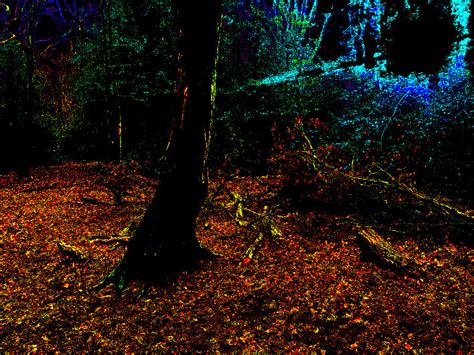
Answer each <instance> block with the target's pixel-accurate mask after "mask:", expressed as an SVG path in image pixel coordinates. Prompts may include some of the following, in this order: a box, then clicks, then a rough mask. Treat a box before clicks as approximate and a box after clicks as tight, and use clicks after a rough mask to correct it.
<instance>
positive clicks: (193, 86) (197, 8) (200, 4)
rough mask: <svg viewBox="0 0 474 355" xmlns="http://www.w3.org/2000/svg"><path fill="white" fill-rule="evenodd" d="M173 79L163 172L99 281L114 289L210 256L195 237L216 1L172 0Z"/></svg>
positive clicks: (204, 180) (212, 85) (204, 184)
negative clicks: (112, 265)
mask: <svg viewBox="0 0 474 355" xmlns="http://www.w3.org/2000/svg"><path fill="white" fill-rule="evenodd" d="M173 6H174V10H175V13H176V26H177V31H178V32H177V41H178V42H177V51H178V59H177V60H178V75H177V84H176V112H175V117H174V121H173V125H172V127H171V130H170V132H171V134H170V140H169V144H168V147H167V162H166V171H165V172H164V174H163V177H162V179H161V182H160V185H159V187H158V188H157V191H156V193H155V196H154V198H153V201H152V203H151V204H150V206H149V207H148V209H147V211H146V213H145V216H144V218H143V220H142V221H141V223H140V225H139V227H138V229H137V231H136V232H135V234H134V236H133V237H132V238H131V239H130V241H129V244H128V248H127V251H126V253H125V255H124V257H123V258H122V260H121V261H120V262H119V264H118V265H117V267H116V268H115V269H114V271H112V273H111V274H109V275H108V276H107V277H106V278H105V280H104V281H103V282H102V283H101V286H104V285H107V284H110V283H115V284H116V285H117V286H119V288H121V287H123V285H124V284H125V283H126V282H127V281H128V280H130V279H143V278H145V279H153V278H156V277H157V276H159V275H160V274H162V273H163V272H164V273H166V272H168V271H174V270H176V269H180V268H182V267H186V266H189V265H190V263H191V264H192V263H193V262H194V261H196V260H197V259H202V258H206V257H208V256H210V255H211V254H210V252H208V251H207V250H206V249H203V248H201V246H200V245H199V242H198V241H197V239H196V235H195V224H196V218H197V215H198V213H199V211H200V209H201V206H202V204H203V202H204V200H205V198H206V195H207V189H208V159H207V157H208V151H209V139H210V123H211V117H212V113H213V107H214V98H215V93H216V61H217V49H218V37H219V30H220V19H221V11H222V10H221V8H222V6H221V0H202V1H189V0H174V1H173Z"/></svg>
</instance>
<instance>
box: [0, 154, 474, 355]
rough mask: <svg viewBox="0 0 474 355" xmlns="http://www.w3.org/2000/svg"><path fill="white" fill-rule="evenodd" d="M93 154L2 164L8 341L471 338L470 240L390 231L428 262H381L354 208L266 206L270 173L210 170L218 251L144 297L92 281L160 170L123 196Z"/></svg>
mask: <svg viewBox="0 0 474 355" xmlns="http://www.w3.org/2000/svg"><path fill="white" fill-rule="evenodd" d="M93 165H94V164H93V163H89V164H76V163H68V164H62V165H57V166H49V167H40V168H35V169H33V170H32V171H31V179H28V180H18V179H17V177H16V175H15V174H14V173H7V174H3V175H0V237H1V247H2V258H1V261H0V269H1V282H2V291H1V292H2V297H1V301H0V302H1V307H2V318H3V319H2V323H3V325H2V328H3V329H2V335H1V347H0V350H1V351H2V352H4V351H98V350H115V351H180V352H181V351H193V352H194V351H222V352H230V351H239V350H249V351H255V350H264V351H270V352H275V351H307V350H320V351H322V352H325V351H330V352H333V351H335V350H337V351H343V352H347V351H363V352H365V351H377V350H392V351H410V350H413V351H417V350H425V351H458V350H461V351H463V352H469V351H472V350H473V348H472V344H471V340H470V339H471V335H472V333H471V327H472V315H473V314H472V313H473V306H472V304H473V303H472V285H473V283H472V281H473V279H472V270H473V269H472V267H473V261H474V260H473V259H474V253H473V250H472V247H471V244H469V243H463V242H462V241H457V242H450V241H447V240H443V241H439V240H431V239H430V237H429V236H426V238H424V239H422V240H419V239H415V238H410V236H404V237H403V238H399V239H391V240H390V241H391V243H392V245H393V247H394V248H395V249H396V250H397V251H399V252H400V253H407V254H410V255H412V256H413V257H414V258H415V259H416V261H417V262H418V263H420V264H423V265H426V266H427V267H426V270H427V272H426V273H425V274H423V275H422V276H421V275H414V274H406V273H404V272H400V271H397V270H394V269H390V268H385V267H383V266H382V265H379V264H377V263H374V262H373V261H371V260H369V259H367V258H364V257H362V256H361V249H360V247H359V245H358V243H357V238H356V231H355V227H354V225H353V224H351V223H346V222H345V221H348V220H350V216H340V215H338V214H337V213H331V214H329V213H325V212H324V211H306V212H304V211H296V210H294V211H292V210H289V209H283V208H279V207H277V206H271V205H269V204H267V202H265V201H267V200H265V199H266V198H267V197H268V195H271V194H275V193H276V192H275V190H274V186H278V183H279V181H278V178H272V177H258V178H255V177H234V178H227V179H220V180H219V179H218V180H215V181H213V182H212V186H211V191H210V196H211V198H210V200H209V201H208V203H207V206H206V208H205V209H204V212H203V213H202V216H201V218H200V221H199V226H198V230H197V234H198V236H199V238H200V241H201V242H202V244H203V245H204V246H206V247H207V248H208V249H210V250H211V251H212V252H214V253H216V254H218V255H219V257H218V258H216V259H215V260H212V261H207V262H203V263H202V265H200V268H199V269H198V270H196V271H192V272H191V271H189V272H182V273H181V274H179V275H178V276H177V278H176V279H175V280H173V281H172V282H169V283H168V284H166V285H164V286H160V287H158V286H151V287H150V288H149V290H148V294H147V295H146V296H144V297H137V296H138V295H139V293H140V290H141V285H139V284H132V285H131V286H130V287H129V288H128V289H126V290H125V291H124V292H123V293H122V294H117V293H116V291H115V290H114V288H113V287H112V286H110V287H107V288H105V289H103V290H100V291H97V290H94V289H93V286H94V285H96V284H97V283H98V282H100V281H101V279H102V278H103V277H104V276H105V275H106V274H107V273H108V272H109V271H110V270H111V269H112V267H113V265H114V264H115V263H116V262H117V261H118V260H119V259H120V257H121V256H122V255H123V253H124V250H125V243H124V242H123V240H120V238H117V235H119V233H120V232H121V231H122V230H123V229H124V228H125V227H127V225H128V224H129V223H130V221H131V220H132V219H134V218H139V216H140V215H141V214H142V213H143V211H144V209H145V208H146V206H147V203H149V202H150V200H151V198H152V195H153V192H154V189H155V187H156V185H157V181H155V180H153V179H149V178H145V177H140V176H139V177H136V178H135V179H134V180H133V181H132V182H131V183H130V185H129V186H128V193H127V195H126V196H125V204H124V205H123V206H116V205H115V204H114V200H113V196H112V194H111V193H110V191H109V190H108V189H107V188H106V187H104V184H103V183H101V181H102V180H101V177H100V176H99V173H97V172H96V171H95V170H94V169H92V166H93ZM243 196H255V197H256V198H254V199H253V200H252V201H254V202H251V203H249V204H246V199H244V198H243ZM259 201H260V202H259ZM268 201H271V200H268ZM265 204H267V207H265V206H264V205H265ZM270 212H271V213H270ZM110 238H112V240H109V239H110ZM59 242H62V243H63V244H61V245H62V248H60V247H58V243H59ZM68 248H71V249H68ZM65 249H66V250H65ZM61 250H62V251H61ZM68 250H69V251H70V252H69V254H68ZM71 250H72V252H71Z"/></svg>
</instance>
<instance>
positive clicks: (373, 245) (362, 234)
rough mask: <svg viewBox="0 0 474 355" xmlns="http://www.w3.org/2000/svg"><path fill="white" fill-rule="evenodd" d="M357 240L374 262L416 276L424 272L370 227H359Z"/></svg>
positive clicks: (364, 252) (362, 249)
mask: <svg viewBox="0 0 474 355" xmlns="http://www.w3.org/2000/svg"><path fill="white" fill-rule="evenodd" d="M357 241H358V242H359V244H360V247H361V251H362V253H363V254H365V256H366V257H368V258H369V259H374V260H375V261H376V262H379V263H381V264H383V265H385V266H388V267H390V268H392V269H396V270H399V271H405V272H408V273H410V274H413V275H416V276H420V274H424V273H425V270H423V269H422V268H421V267H420V266H419V265H418V264H417V263H416V262H415V261H414V260H413V259H412V258H410V257H408V256H407V255H404V254H402V253H400V252H398V251H396V250H395V249H394V248H393V246H392V245H391V244H390V243H389V242H387V241H386V240H384V239H383V238H382V237H381V236H380V235H379V234H378V233H377V232H376V231H375V230H373V229H372V228H368V227H366V228H362V229H360V230H359V232H358V234H357Z"/></svg>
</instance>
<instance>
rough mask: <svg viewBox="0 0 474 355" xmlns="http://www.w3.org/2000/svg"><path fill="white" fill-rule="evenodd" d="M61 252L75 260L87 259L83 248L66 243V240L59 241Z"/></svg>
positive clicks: (58, 245)
mask: <svg viewBox="0 0 474 355" xmlns="http://www.w3.org/2000/svg"><path fill="white" fill-rule="evenodd" d="M56 245H57V247H58V250H59V252H60V253H61V254H62V255H64V256H65V257H67V258H69V259H72V260H75V261H86V260H87V256H86V255H85V254H84V252H82V251H81V250H79V249H77V248H76V247H74V246H72V245H69V244H66V243H64V242H57V244H56Z"/></svg>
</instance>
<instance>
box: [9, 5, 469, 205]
mask: <svg viewBox="0 0 474 355" xmlns="http://www.w3.org/2000/svg"><path fill="white" fill-rule="evenodd" d="M471 8H472V4H471V3H470V2H468V1H442V0H439V1H423V0H418V1H409V2H407V1H390V2H385V1H381V0H371V1H356V0H352V1H348V0H347V1H337V2H335V1H331V0H325V1H319V2H316V1H311V0H306V1H295V2H293V1H283V0H282V1H273V2H272V1H257V0H255V1H243V0H240V1H226V2H225V12H224V17H223V38H222V40H221V45H220V57H219V64H218V73H219V76H218V97H217V111H216V114H215V118H214V125H213V134H214V139H213V144H212V151H211V161H212V165H213V166H214V168H219V169H224V170H226V169H227V170H226V171H228V172H232V171H235V170H236V169H240V170H241V171H242V172H245V173H248V174H265V173H266V172H268V169H269V164H270V159H269V157H270V155H271V154H272V152H274V148H275V140H276V137H277V135H278V137H279V138H280V139H284V140H286V142H285V144H287V145H288V149H291V147H294V146H295V145H296V144H297V142H296V141H295V139H292V138H291V137H289V136H285V134H284V131H285V130H286V129H288V128H289V127H294V122H295V119H297V118H300V119H302V120H303V122H304V125H305V127H304V129H305V130H306V131H307V133H308V134H309V136H311V139H313V144H314V145H315V148H317V147H319V146H331V147H335V148H337V149H338V150H340V151H341V152H343V154H346V155H351V156H352V157H351V161H352V164H354V162H357V161H362V160H364V159H367V157H368V156H370V158H371V159H376V160H377V161H379V162H381V163H383V165H384V166H385V167H386V168H387V169H389V170H390V171H392V172H394V171H395V170H396V169H405V170H407V171H408V172H412V173H414V174H415V175H416V179H417V181H418V182H419V183H422V184H429V185H430V186H431V185H438V187H440V186H442V187H443V188H444V187H446V186H449V190H450V191H451V192H452V193H454V194H455V195H458V196H459V195H469V194H471V195H472V186H474V184H473V183H472V182H473V181H472V176H474V174H472V142H473V139H472V134H473V128H472V101H473V95H472V42H470V31H472V17H470V16H469V14H470V10H471ZM196 20H197V21H198V20H199V19H196ZM0 24H1V28H0V35H1V45H0V80H1V81H0V84H1V86H0V92H1V95H0V100H1V101H0V113H1V115H0V126H1V130H0V132H1V133H0V134H1V135H2V137H1V138H2V139H1V142H2V152H5V154H2V162H1V168H2V169H3V170H5V169H16V170H17V171H18V172H19V174H25V171H26V170H27V167H28V166H29V165H32V164H33V165H34V164H45V163H53V162H64V161H70V160H74V161H77V160H88V161H90V160H106V161H122V162H129V161H139V162H141V165H142V166H143V170H144V171H147V172H148V173H152V174H159V172H160V162H161V161H162V159H163V152H164V148H165V146H166V143H167V134H168V128H169V123H170V121H171V117H172V115H173V109H174V108H173V107H174V102H175V101H174V83H175V76H176V54H175V46H176V44H175V38H176V34H175V27H174V19H173V12H172V8H171V3H170V2H169V1H166V0H155V1H143V2H141V3H140V4H136V3H135V2H132V1H126V0H116V1H102V2H96V1H87V0H83V1H79V0H69V1H67V0H63V1H52V0H43V1H34V2H31V1H21V0H18V1H7V2H5V3H1V4H0ZM471 41H472V40H471ZM315 120H316V121H317V122H316V121H315ZM311 122H313V123H311ZM315 122H316V124H315Z"/></svg>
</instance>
